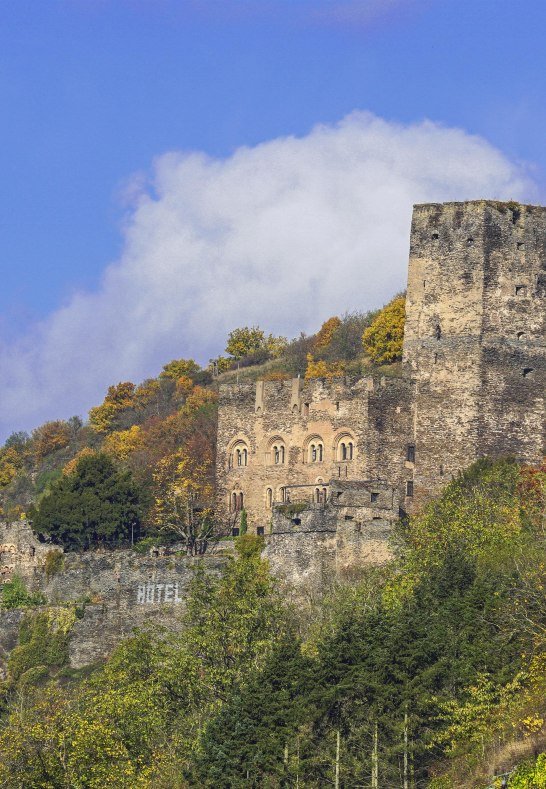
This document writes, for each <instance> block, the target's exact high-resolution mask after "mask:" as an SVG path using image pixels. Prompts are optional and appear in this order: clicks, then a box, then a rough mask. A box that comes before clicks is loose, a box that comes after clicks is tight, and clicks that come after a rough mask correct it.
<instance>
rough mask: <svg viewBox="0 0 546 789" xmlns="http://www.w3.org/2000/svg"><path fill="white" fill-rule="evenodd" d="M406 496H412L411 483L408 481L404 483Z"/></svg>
mask: <svg viewBox="0 0 546 789" xmlns="http://www.w3.org/2000/svg"><path fill="white" fill-rule="evenodd" d="M406 496H413V481H412V480H408V481H407V482H406Z"/></svg>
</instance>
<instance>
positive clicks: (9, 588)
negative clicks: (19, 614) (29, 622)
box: [0, 575, 45, 609]
mask: <svg viewBox="0 0 546 789" xmlns="http://www.w3.org/2000/svg"><path fill="white" fill-rule="evenodd" d="M44 603H45V597H44V596H43V594H41V593H40V592H34V593H31V592H29V591H28V590H27V588H26V586H25V583H24V581H23V579H22V578H21V576H20V575H14V576H13V578H12V579H11V581H7V582H6V583H5V584H4V586H3V587H2V593H1V596H0V607H2V608H8V609H11V608H27V607H30V606H36V605H43V604H44Z"/></svg>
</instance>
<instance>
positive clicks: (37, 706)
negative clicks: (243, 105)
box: [0, 297, 546, 789]
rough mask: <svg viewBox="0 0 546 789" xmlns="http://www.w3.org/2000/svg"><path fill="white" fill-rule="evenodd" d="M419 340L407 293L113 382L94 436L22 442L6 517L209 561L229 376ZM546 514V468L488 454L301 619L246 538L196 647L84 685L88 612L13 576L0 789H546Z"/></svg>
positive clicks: (0, 473)
mask: <svg viewBox="0 0 546 789" xmlns="http://www.w3.org/2000/svg"><path fill="white" fill-rule="evenodd" d="M403 325H404V300H403V297H396V298H395V299H394V300H393V301H392V302H391V303H390V304H389V305H387V307H385V308H384V309H383V310H381V311H378V312H377V313H370V314H366V315H354V314H352V315H346V316H343V317H341V318H336V317H334V318H330V319H328V320H327V321H325V322H324V324H323V325H322V327H321V329H320V331H319V332H318V333H317V334H316V335H314V336H312V337H305V336H302V337H300V338H298V339H296V340H293V341H291V342H287V341H286V340H284V339H283V338H281V337H272V336H271V335H269V336H268V335H266V334H265V333H264V332H263V331H261V330H260V329H258V328H256V327H250V328H248V327H246V328H241V329H236V330H234V331H233V332H232V333H231V334H230V336H229V337H228V340H227V344H226V353H227V354H229V356H226V357H219V358H218V359H215V360H213V361H212V362H211V364H210V366H209V367H208V368H207V369H205V370H203V369H201V368H200V367H199V366H198V365H197V364H196V363H195V362H194V361H193V360H191V359H190V360H186V359H179V360H173V361H171V362H169V363H168V364H166V365H165V366H164V367H163V369H162V371H161V373H160V374H159V376H158V377H157V378H152V379H149V380H147V381H144V382H143V383H141V384H139V385H135V384H133V383H131V382H121V383H118V384H115V385H112V386H111V387H110V388H109V390H108V392H107V394H106V397H105V399H104V401H103V403H101V404H100V405H98V406H96V407H95V408H93V409H91V411H90V414H89V419H88V421H86V422H85V423H84V422H83V421H82V420H80V419H79V418H76V417H74V418H72V419H69V420H67V421H61V420H59V421H54V422H48V423H46V424H45V425H42V426H41V427H39V428H37V429H36V430H34V431H33V432H32V434H30V435H27V434H25V433H15V434H13V435H12V436H10V438H9V439H8V441H7V442H6V443H5V445H4V447H3V448H2V449H1V450H0V486H1V497H2V498H1V505H2V517H3V518H4V519H17V518H22V517H27V518H29V519H30V521H31V524H32V526H33V528H34V530H35V532H36V533H37V534H38V535H40V537H41V538H42V539H47V540H49V541H50V542H51V543H53V544H58V545H61V546H63V548H64V549H65V550H78V551H83V550H90V549H93V548H97V547H101V548H108V549H115V548H116V547H119V546H128V545H131V544H132V545H133V547H134V549H135V550H136V551H139V550H140V551H146V550H148V548H149V547H150V546H151V545H153V544H162V543H163V544H165V543H169V542H177V543H180V542H182V543H183V545H184V547H185V550H186V551H187V552H188V553H190V554H199V553H202V552H204V551H205V550H206V549H207V547H208V545H209V543H210V541H211V540H214V539H216V538H217V537H219V536H222V535H223V534H225V533H226V528H227V525H226V524H222V523H219V522H217V520H216V519H215V514H214V458H215V437H216V389H217V384H218V382H221V381H228V382H229V381H232V380H234V379H235V380H236V379H237V378H239V379H241V378H245V377H249V378H258V377H261V378H263V377H265V378H269V379H270V380H276V379H277V380H278V379H283V378H287V377H291V376H293V375H297V374H300V375H304V376H306V377H307V378H312V377H326V378H328V377H335V376H338V375H341V374H347V375H360V374H362V373H366V372H368V371H371V372H374V371H377V370H381V373H382V374H387V375H397V374H398V370H399V365H398V363H399V360H400V355H401V344H402V337H403ZM545 506H546V466H545V465H542V466H541V467H536V468H530V467H522V466H521V465H518V464H517V463H516V462H515V461H512V460H510V459H505V460H501V461H497V462H492V461H489V460H487V459H485V460H483V461H480V462H479V463H477V464H475V465H474V466H473V467H471V468H470V469H468V470H467V471H466V472H464V473H463V474H461V475H460V476H459V478H457V479H456V480H454V481H452V482H451V483H450V484H449V485H448V486H447V487H446V489H445V491H444V493H443V495H442V496H441V497H440V498H439V499H437V500H436V501H433V502H431V503H430V504H429V505H428V506H427V507H426V508H425V509H423V510H422V511H421V512H420V513H419V514H417V515H415V516H414V517H412V518H411V519H410V520H409V521H404V522H403V523H400V524H399V525H398V527H397V530H396V533H395V535H394V537H393V541H392V550H393V553H394V556H395V559H394V560H393V561H392V562H391V563H390V564H389V565H388V566H386V567H382V568H368V569H365V570H363V574H362V578H361V580H359V581H358V583H356V582H355V583H346V584H340V585H338V586H337V587H335V588H333V590H332V591H330V592H328V595H327V596H325V597H324V598H323V599H321V600H314V601H310V602H307V603H306V604H305V605H304V604H303V603H301V602H300V603H299V604H298V606H297V607H295V606H293V605H292V604H291V603H290V601H289V600H288V599H287V596H286V594H285V593H284V592H283V590H282V589H281V587H280V586H279V584H278V582H277V581H275V579H274V578H273V577H272V576H271V574H270V572H269V568H268V564H267V562H266V561H265V560H264V559H262V558H261V549H262V547H263V544H262V538H258V537H254V536H251V535H248V534H246V535H243V536H241V537H239V538H238V539H237V540H236V541H235V550H236V556H235V558H233V559H232V560H226V564H225V566H224V570H223V572H222V574H221V575H220V576H215V575H209V574H206V573H205V572H204V571H202V570H197V571H196V573H195V577H194V580H193V582H192V584H191V589H190V594H189V599H188V604H187V607H186V610H185V613H184V614H183V617H182V619H183V622H182V624H183V627H182V628H181V630H180V631H179V632H176V633H174V632H170V631H166V630H164V629H161V628H159V627H156V628H154V627H153V626H152V627H149V628H147V629H144V630H142V631H140V632H138V633H136V634H135V635H134V636H133V637H132V638H130V639H128V640H127V641H125V642H123V643H122V644H121V645H120V646H119V647H118V648H117V649H116V651H115V652H114V653H113V654H112V656H111V657H110V659H109V660H108V661H107V662H106V664H104V665H97V666H89V667H88V668H87V669H85V670H74V669H71V668H70V667H69V665H68V634H69V631H70V628H71V627H72V625H73V623H74V620H75V619H76V618H77V617H78V616H80V615H82V613H81V611H79V609H78V606H77V605H76V606H74V605H72V606H68V605H67V606H66V607H57V608H55V609H48V608H42V607H40V606H41V604H43V602H44V600H43V598H42V597H41V596H40V595H39V594H31V593H30V592H28V591H27V590H26V589H25V588H24V585H22V584H21V581H20V579H17V578H15V579H13V581H11V582H10V583H6V584H4V586H3V588H2V589H1V590H0V607H3V608H4V609H13V608H23V609H24V610H25V611H26V613H25V615H24V617H23V619H22V622H21V627H20V635H19V644H18V646H17V647H16V648H15V649H14V650H13V651H12V652H11V654H10V657H9V662H8V673H7V677H6V679H5V680H4V681H3V682H2V683H1V685H0V786H2V787H6V789H20V787H22V786H24V787H36V788H38V787H40V788H41V789H56V788H57V787H70V788H71V787H74V788H77V789H103V787H114V786H115V787H118V788H119V789H133V787H137V788H138V787H142V789H152V788H153V789H181V788H182V787H201V786H203V787H226V789H227V788H228V787H241V788H242V787H301V788H302V789H303V787H322V786H335V787H345V788H347V789H348V788H349V787H354V788H355V789H356V787H375V789H379V787H381V788H383V787H403V788H404V789H409V787H419V786H423V787H424V786H429V787H432V789H444V788H445V789H447V787H461V788H463V787H464V788H467V789H471V788H473V787H487V786H492V785H495V786H501V782H502V781H503V780H504V782H505V785H508V786H510V787H513V788H517V789H519V788H520V787H546V701H545V698H546V693H545V691H546V588H545V587H546V559H545V528H546V520H545V518H546V513H545ZM244 518H245V513H244V511H243V512H242V513H241V525H242V526H243V525H244ZM241 531H242V532H243V531H244V528H243V529H242V530H241ZM48 557H50V558H48V561H49V564H50V565H51V566H48V567H46V572H48V573H49V572H51V573H54V572H56V571H57V570H58V568H57V567H56V566H54V564H55V562H56V561H57V559H59V561H60V560H61V554H60V552H58V551H57V552H55V551H51V552H50V554H48Z"/></svg>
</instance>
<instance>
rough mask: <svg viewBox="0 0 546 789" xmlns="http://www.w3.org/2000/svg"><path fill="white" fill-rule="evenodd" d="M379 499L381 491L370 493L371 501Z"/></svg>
mask: <svg viewBox="0 0 546 789" xmlns="http://www.w3.org/2000/svg"><path fill="white" fill-rule="evenodd" d="M378 500H379V493H371V494H370V501H378Z"/></svg>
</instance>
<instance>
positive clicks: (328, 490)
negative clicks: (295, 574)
mask: <svg viewBox="0 0 546 789" xmlns="http://www.w3.org/2000/svg"><path fill="white" fill-rule="evenodd" d="M545 296H546V208H544V207H542V206H531V205H522V204H520V203H515V202H513V201H509V202H498V201H492V200H474V201H469V202H464V203H463V202H449V203H427V204H420V205H416V206H415V207H414V212H413V219H412V224H411V234H410V257H409V269H408V287H407V298H406V324H405V334H404V349H403V365H402V377H401V378H397V379H392V380H391V379H385V378H377V377H374V376H366V377H362V378H338V379H334V380H331V381H330V380H324V379H315V380H311V381H306V380H302V379H293V380H290V381H258V382H257V383H243V384H240V385H236V386H222V387H220V414H219V429H218V463H217V469H218V471H217V473H218V490H219V501H218V512H219V513H223V517H224V518H225V519H226V520H230V519H231V521H233V523H234V524H235V523H236V522H237V520H238V518H239V517H240V511H241V509H242V508H243V507H244V508H245V510H246V511H247V515H248V521H249V524H250V526H251V528H253V527H254V528H259V529H260V531H263V532H264V533H265V534H267V533H268V532H269V531H270V530H271V528H272V527H271V523H272V522H273V523H275V522H276V521H275V518H277V517H280V516H278V514H274V513H273V509H274V505H277V504H279V503H280V504H283V503H284V504H288V503H292V504H294V503H298V502H300V503H303V504H306V505H307V510H306V514H305V515H304V516H303V520H302V522H303V521H305V522H306V523H307V522H309V523H311V522H317V523H318V521H317V518H318V519H319V520H320V519H322V520H321V523H323V525H324V523H326V522H329V523H330V524H333V523H334V522H335V523H337V525H336V526H335V529H334V531H335V530H336V529H337V530H338V531H339V529H340V524H339V522H338V521H336V518H337V517H338V516H337V515H335V512H336V511H337V505H336V503H335V501H336V496H337V493H339V492H340V491H336V488H335V486H336V485H337V486H340V485H344V486H345V489H344V490H343V491H342V492H341V495H342V496H344V497H345V498H346V500H349V498H350V497H351V496H353V497H356V498H358V497H359V496H360V497H361V504H360V505H358V506H364V503H365V500H366V497H367V496H368V495H370V494H371V492H370V490H369V488H367V487H366V486H367V485H368V482H369V481H370V480H383V481H384V484H385V485H386V487H387V488H389V487H390V489H391V490H392V491H394V492H395V497H396V501H397V505H396V507H395V510H396V514H397V515H398V511H399V510H400V511H402V512H404V511H410V512H411V511H412V510H414V509H415V507H416V506H418V505H419V503H420V502H422V501H423V500H424V499H426V498H427V497H429V496H430V495H433V494H435V493H436V492H438V491H439V490H440V489H441V488H442V486H443V485H445V484H446V483H447V482H448V481H449V480H450V479H451V478H452V477H453V475H455V474H456V473H457V472H458V471H459V470H461V469H463V468H465V467H466V466H468V465H470V464H471V463H472V462H473V461H474V460H476V459H477V458H479V457H481V456H482V455H485V454H489V455H492V456H501V455H514V456H516V457H518V458H520V459H521V460H523V461H526V462H535V461H539V460H540V459H541V457H542V454H543V452H544V445H545V418H544V391H545V389H546V381H545V377H544V376H545V367H546V365H545V358H546V357H545V354H546V349H545V328H546V327H545V315H546V305H545ZM366 481H368V482H366ZM351 491H352V492H351ZM376 492H377V491H376ZM355 500H356V499H355ZM355 506H357V505H356V504H355ZM277 509H278V508H277ZM281 509H282V508H281ZM392 511H394V510H392ZM275 512H277V510H275ZM321 513H322V514H321ZM328 513H329V514H328ZM279 523H280V521H279ZM293 527H294V524H292V527H291V528H292V531H294V528H293ZM273 528H275V527H274V526H273ZM332 528H334V527H332ZM345 528H348V527H347V526H345ZM322 532H324V529H322ZM322 532H321V533H322ZM287 535H288V533H287ZM287 535H285V536H287Z"/></svg>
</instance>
